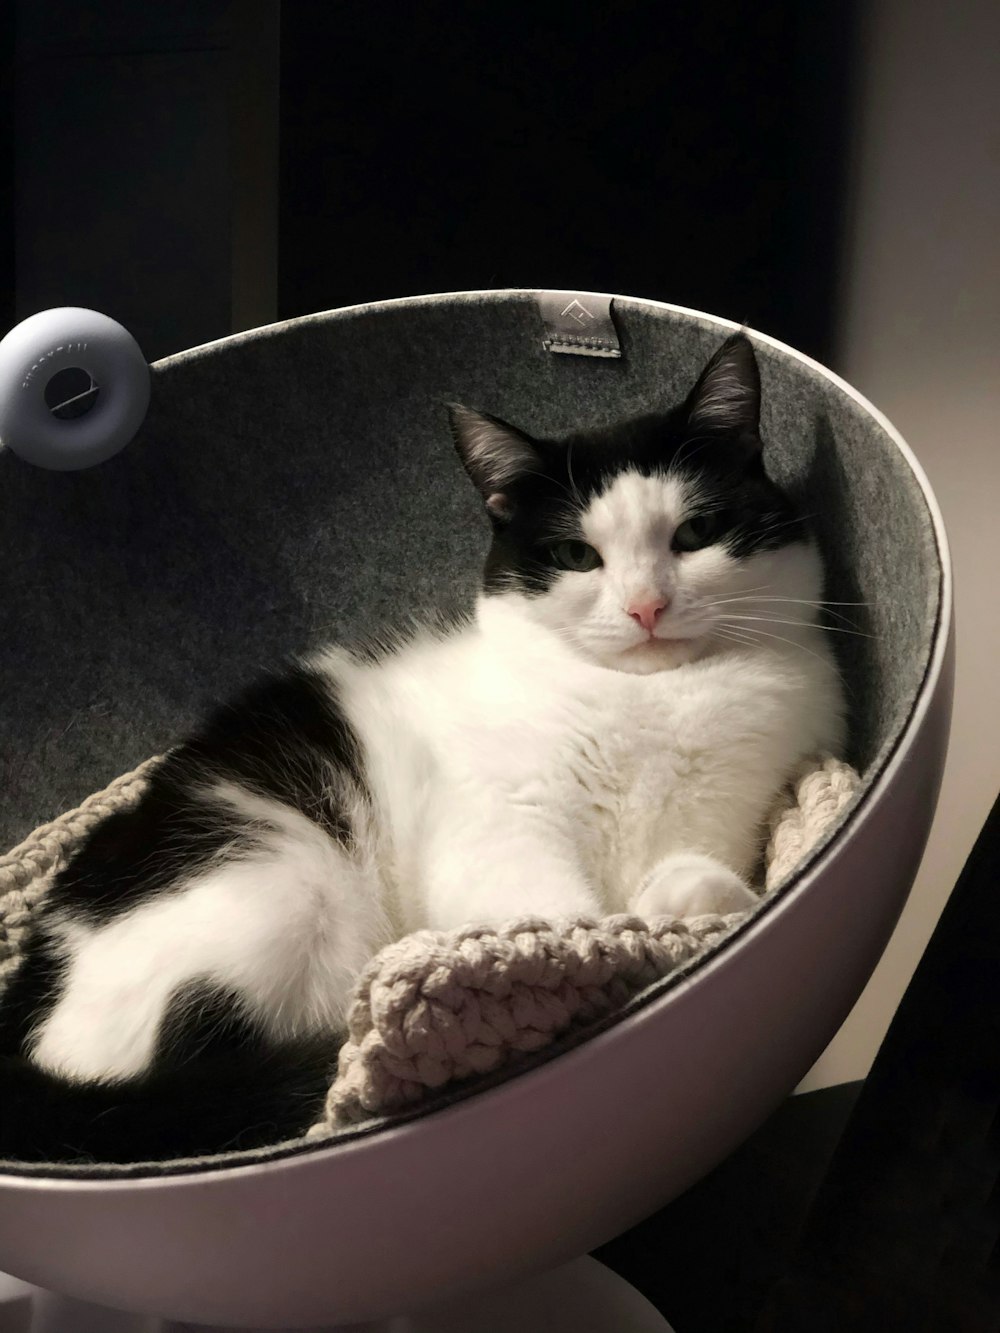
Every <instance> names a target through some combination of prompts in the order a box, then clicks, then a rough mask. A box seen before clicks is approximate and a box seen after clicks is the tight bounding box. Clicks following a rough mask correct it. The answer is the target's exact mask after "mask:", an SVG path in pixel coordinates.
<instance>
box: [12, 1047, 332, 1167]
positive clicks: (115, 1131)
mask: <svg viewBox="0 0 1000 1333" xmlns="http://www.w3.org/2000/svg"><path fill="white" fill-rule="evenodd" d="M336 1061H337V1044H336V1041H335V1040H334V1039H333V1038H331V1037H327V1038H324V1039H322V1040H318V1039H317V1040H314V1041H303V1042H296V1043H290V1044H288V1045H282V1046H278V1045H273V1044H268V1043H265V1042H262V1041H260V1040H256V1041H248V1042H247V1043H244V1044H239V1043H237V1042H236V1041H233V1042H231V1043H227V1044H226V1046H225V1049H213V1050H211V1051H210V1052H206V1053H205V1055H204V1057H202V1058H195V1059H193V1060H190V1061H188V1062H187V1063H186V1064H180V1063H177V1062H171V1063H170V1064H169V1065H166V1066H163V1067H156V1068H154V1069H153V1070H152V1071H151V1072H150V1073H149V1074H147V1075H146V1076H145V1077H143V1078H138V1079H130V1080H129V1081H128V1082H126V1083H118V1084H115V1083H87V1084H84V1083H69V1082H66V1081H65V1080H64V1079H59V1078H54V1077H53V1076H52V1075H50V1074H46V1073H44V1072H43V1071H42V1070H40V1069H38V1068H36V1067H35V1066H34V1065H31V1064H29V1063H28V1061H27V1060H25V1059H23V1058H21V1057H0V1089H2V1091H3V1095H2V1097H0V1159H11V1160H14V1161H20V1162H148V1161H165V1160H169V1159H170V1158H176V1157H201V1156H205V1155H208V1154H211V1153H221V1152H229V1151H236V1150H240V1149H244V1150H245V1149H250V1148H257V1147H263V1146H265V1145H269V1144H273V1143H281V1142H282V1141H283V1140H286V1139H291V1138H297V1137H298V1136H300V1135H301V1134H303V1133H304V1132H305V1131H306V1130H307V1129H308V1128H309V1126H310V1125H311V1124H313V1123H314V1122H315V1121H316V1120H317V1119H318V1118H319V1115H320V1113H321V1111H322V1107H323V1101H324V1098H325V1095H326V1090H327V1088H328V1087H329V1085H330V1082H331V1080H332V1078H333V1074H334V1072H335V1068H336Z"/></svg>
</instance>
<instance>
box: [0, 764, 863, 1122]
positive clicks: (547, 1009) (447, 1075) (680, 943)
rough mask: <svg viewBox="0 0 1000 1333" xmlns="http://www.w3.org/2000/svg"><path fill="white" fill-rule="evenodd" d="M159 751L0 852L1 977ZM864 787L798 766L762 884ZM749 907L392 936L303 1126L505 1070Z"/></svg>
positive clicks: (598, 1016) (817, 838)
mask: <svg viewBox="0 0 1000 1333" xmlns="http://www.w3.org/2000/svg"><path fill="white" fill-rule="evenodd" d="M157 762H158V760H157V759H155V758H154V759H150V760H148V761H147V762H146V763H145V764H143V765H141V766H140V767H139V768H137V769H135V770H134V771H133V772H131V773H126V774H125V775H124V776H122V777H120V778H118V779H117V780H116V781H115V782H113V783H112V784H111V785H110V786H109V787H107V788H105V790H104V791H102V792H97V793H95V794H94V795H93V796H90V797H88V799H87V800H86V801H84V802H83V804H82V805H81V806H79V807H78V808H77V809H75V810H71V811H69V812H68V813H67V814H64V815H61V816H60V817H59V818H58V819H55V820H53V821H52V823H50V824H45V825H43V826H42V827H41V828H39V829H36V830H35V832H34V833H32V834H31V835H30V836H29V837H28V838H27V839H25V841H24V842H23V843H21V844H20V846H19V847H16V848H15V849H14V850H13V851H12V852H10V853H8V854H7V855H6V856H3V857H0V988H2V986H3V984H4V982H5V980H6V978H7V977H8V976H9V975H10V973H11V971H12V970H13V969H14V968H15V967H16V966H17V961H18V954H19V951H20V947H21V942H22V940H23V939H24V936H25V933H26V931H27V930H28V928H29V926H30V923H31V917H32V912H33V910H34V909H35V907H36V906H37V904H38V903H39V902H40V901H41V900H42V898H43V897H44V894H45V892H46V889H47V888H48V886H49V884H50V883H51V881H52V878H53V876H54V875H55V874H56V873H57V871H58V870H59V868H60V866H62V865H63V863H64V862H65V860H66V859H67V857H68V856H69V855H70V854H71V853H72V851H73V848H74V847H75V846H76V845H77V843H78V842H79V841H80V840H81V839H82V838H83V837H84V836H85V835H86V834H87V833H88V831H89V830H90V829H91V828H92V827H93V826H94V825H95V824H97V823H98V822H99V821H100V820H101V819H103V818H104V817H105V816H106V815H107V814H110V813H111V811H113V810H119V809H123V808H126V807H127V806H129V805H132V804H134V803H135V801H137V800H138V798H139V796H140V795H141V793H142V791H143V789H144V786H145V778H146V774H147V772H148V771H149V769H150V768H151V766H152V765H154V764H156V763H157ZM859 785H860V780H859V778H858V775H857V773H855V771H854V770H853V769H852V768H850V767H849V766H848V765H847V764H844V763H842V762H841V761H840V760H837V759H832V758H828V757H826V758H817V759H816V760H813V761H811V762H809V763H806V764H804V765H803V766H802V768H801V769H800V771H799V772H798V773H797V774H796V776H795V778H794V781H793V782H792V783H791V784H790V785H789V787H788V789H787V790H786V791H785V792H784V793H782V796H781V798H780V800H779V801H778V802H777V803H776V805H775V808H774V810H773V812H772V815H771V818H770V821H769V828H768V840H767V844H766V850H765V854H764V858H763V865H762V883H761V884H760V886H759V887H760V890H761V893H762V895H763V894H765V893H768V892H770V891H771V890H773V889H774V888H776V887H777V886H778V885H779V884H781V883H783V882H784V881H785V880H786V879H787V878H788V877H789V875H790V874H791V873H792V872H793V871H794V870H795V869H796V868H797V867H798V866H799V865H800V864H801V863H802V861H803V859H804V858H805V857H806V856H807V855H808V854H809V853H810V852H811V851H812V850H813V849H814V848H816V847H817V846H818V845H819V844H820V843H821V842H822V841H823V839H824V838H825V837H826V836H827V834H828V833H830V832H831V831H832V829H833V828H834V826H835V825H836V824H837V823H838V821H839V819H840V817H841V816H842V814H843V813H844V811H845V810H846V808H847V806H848V805H849V804H850V802H851V801H852V800H853V798H854V796H855V795H856V793H857V791H858V787H859ZM746 915H747V914H746V913H738V914H735V915H731V916H702V917H697V918H694V919H692V920H688V921H673V920H666V919H663V920H655V921H649V922H646V921H641V920H639V919H638V918H637V917H633V916H624V915H619V916H610V917H606V918H604V919H603V920H599V921H595V920H589V919H586V918H575V919H573V920H568V921H561V922H551V921H542V920H540V919H537V918H525V919H522V920H517V921H513V922H510V923H508V924H507V925H505V926H502V927H492V926H490V927H486V926H475V925H472V926H468V927H465V928H463V929H461V930H454V931H430V930H424V931H417V932H416V933H414V934H412V935H408V936H406V937H404V938H403V939H401V940H398V941H396V942H395V943H394V944H390V945H389V946H388V947H387V948H385V949H383V950H382V951H381V953H379V954H378V955H377V956H376V957H375V958H373V959H372V961H371V962H370V963H369V964H368V966H367V967H366V968H365V970H364V971H363V973H362V974H361V977H360V978H359V980H358V986H357V990H356V994H355V998H354V1001H353V1004H352V1006H351V1009H350V1012H349V1015H348V1033H347V1040H346V1042H345V1043H344V1045H343V1046H342V1047H341V1049H340V1055H339V1067H338V1072H337V1075H336V1078H335V1079H334V1081H333V1083H332V1085H331V1087H330V1091H329V1094H328V1096H327V1100H326V1106H325V1110H324V1114H323V1117H322V1119H321V1121H320V1122H319V1123H318V1124H317V1125H315V1126H314V1127H313V1129H312V1130H311V1131H310V1134H311V1135H312V1136H314V1137H320V1136H325V1135H328V1134H330V1133H331V1132H333V1131H335V1130H337V1129H339V1128H342V1127H344V1126H347V1125H353V1124H356V1123H358V1122H359V1121H364V1120H367V1119H372V1118H376V1117H379V1116H385V1115H389V1114H392V1113H393V1112H398V1111H400V1110H402V1109H404V1108H408V1107H413V1106H416V1105H419V1104H420V1103H422V1102H425V1101H428V1100H430V1099H433V1098H435V1097H440V1096H441V1094H442V1093H444V1092H446V1091H447V1090H449V1089H451V1088H453V1087H454V1086H455V1085H458V1084H463V1083H465V1084H467V1083H468V1082H469V1081H470V1080H474V1079H476V1078H482V1077H484V1076H486V1075H490V1076H491V1077H496V1075H497V1071H498V1070H501V1069H503V1070H504V1071H508V1070H509V1071H510V1073H512V1074H513V1073H515V1072H516V1071H517V1069H518V1067H519V1064H520V1063H523V1060H524V1058H525V1057H526V1056H527V1055H529V1054H532V1053H534V1052H537V1051H540V1050H542V1049H543V1048H545V1047H546V1046H549V1045H551V1044H552V1043H554V1042H555V1041H556V1040H557V1039H558V1038H559V1037H561V1036H562V1035H564V1034H566V1033H568V1032H570V1031H571V1030H573V1029H577V1030H579V1029H581V1028H584V1027H585V1026H586V1025H587V1024H592V1023H594V1022H596V1021H597V1020H605V1021H606V1020H607V1018H608V1016H609V1015H613V1014H614V1012H615V1011H616V1010H618V1009H621V1008H623V1006H624V1005H625V1004H626V1003H627V1002H628V1001H629V1000H631V999H632V998H633V997H634V996H635V995H636V994H637V993H638V992H639V991H641V990H642V989H643V988H644V987H646V986H648V985H650V984H651V983H652V982H654V981H656V980H658V979H659V978H661V977H663V976H666V975H667V974H668V973H670V972H672V971H674V970H675V969H677V968H678V967H680V966H682V965H683V964H685V963H687V962H689V961H690V960H691V959H692V958H694V957H695V956H696V955H697V954H698V953H700V952H701V951H702V950H704V949H706V948H708V947H709V946H711V945H713V944H715V943H717V942H718V941H719V940H720V939H722V937H723V936H724V935H725V934H727V933H728V932H729V931H730V930H732V929H733V928H734V926H736V925H737V924H739V922H740V921H742V920H743V919H744V917H745V916H746ZM0 1002H2V1000H0Z"/></svg>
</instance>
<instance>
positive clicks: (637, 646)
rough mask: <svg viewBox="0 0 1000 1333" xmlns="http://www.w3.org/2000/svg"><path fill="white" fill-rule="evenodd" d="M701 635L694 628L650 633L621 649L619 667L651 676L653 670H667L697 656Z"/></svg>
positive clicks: (682, 664)
mask: <svg viewBox="0 0 1000 1333" xmlns="http://www.w3.org/2000/svg"><path fill="white" fill-rule="evenodd" d="M704 638H705V636H704V635H703V634H699V633H697V632H694V631H689V632H687V633H680V632H677V633H674V634H671V635H665V634H651V635H650V636H649V637H648V638H645V639H641V640H640V641H639V642H638V643H633V644H632V645H631V647H629V648H626V649H624V650H623V652H622V653H621V654H620V655H619V662H620V666H619V670H621V671H631V672H634V673H636V674H637V675H651V674H652V673H653V672H654V671H670V670H672V668H674V667H678V666H684V665H685V664H686V663H688V662H693V661H694V659H695V658H696V657H697V656H698V655H699V653H700V651H701V645H702V643H703V641H704Z"/></svg>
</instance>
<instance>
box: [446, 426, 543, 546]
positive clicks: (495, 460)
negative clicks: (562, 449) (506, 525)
mask: <svg viewBox="0 0 1000 1333" xmlns="http://www.w3.org/2000/svg"><path fill="white" fill-rule="evenodd" d="M448 423H449V425H450V426H451V434H452V438H453V439H454V441H455V448H456V450H457V451H458V456H459V458H460V459H461V460H462V466H463V467H464V468H465V470H466V472H467V473H468V474H469V478H470V480H471V481H472V484H473V486H475V488H476V490H477V491H478V492H479V494H480V495H481V496H482V497H483V503H484V504H485V505H486V509H487V512H488V513H489V514H490V515H491V517H493V518H496V519H500V520H503V519H505V518H508V517H509V516H510V512H511V503H510V497H509V495H508V488H509V487H510V485H511V483H512V482H514V481H516V480H517V479H518V477H523V476H524V475H525V474H526V473H529V472H536V471H537V470H538V465H539V462H540V461H541V460H540V458H539V453H538V448H537V446H536V445H535V442H534V441H533V440H532V439H530V437H529V436H527V435H525V434H524V433H523V432H522V431H519V430H518V429H517V428H516V427H514V426H509V425H508V424H507V422H506V421H501V420H500V419H499V417H491V416H490V415H489V414H488V413H486V412H475V411H473V409H472V408H471V407H463V406H462V404H461V403H449V404H448Z"/></svg>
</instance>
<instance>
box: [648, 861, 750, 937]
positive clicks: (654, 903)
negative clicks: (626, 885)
mask: <svg viewBox="0 0 1000 1333" xmlns="http://www.w3.org/2000/svg"><path fill="white" fill-rule="evenodd" d="M757 902H758V898H757V895H756V894H755V893H753V892H751V890H750V889H748V888H747V886H746V884H744V882H743V880H741V879H740V877H739V875H737V874H736V873H735V871H732V870H730V869H729V867H728V866H724V865H723V864H722V862H721V861H716V860H715V859H714V858H713V857H711V856H703V855H702V854H701V853H700V852H681V853H678V854H677V855H675V856H666V857H664V859H663V860H662V861H658V862H657V864H656V865H655V866H654V867H653V869H652V870H651V871H650V872H649V874H648V875H647V876H646V878H645V880H643V882H642V884H641V885H640V886H639V890H638V892H637V893H636V895H635V897H634V898H633V899H632V902H631V909H632V911H633V912H634V913H635V914H636V916H641V917H643V918H644V919H645V920H647V921H649V920H651V919H652V918H653V917H657V916H670V917H692V916H706V915H708V914H709V913H716V912H717V913H719V914H720V915H721V916H726V915H727V914H728V913H730V912H746V911H748V910H749V909H750V908H751V907H754V906H756V904H757Z"/></svg>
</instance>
